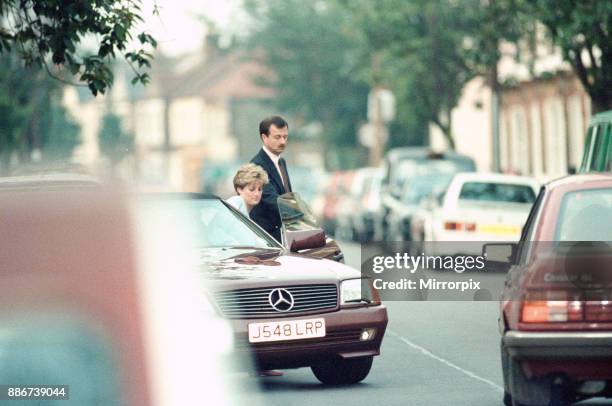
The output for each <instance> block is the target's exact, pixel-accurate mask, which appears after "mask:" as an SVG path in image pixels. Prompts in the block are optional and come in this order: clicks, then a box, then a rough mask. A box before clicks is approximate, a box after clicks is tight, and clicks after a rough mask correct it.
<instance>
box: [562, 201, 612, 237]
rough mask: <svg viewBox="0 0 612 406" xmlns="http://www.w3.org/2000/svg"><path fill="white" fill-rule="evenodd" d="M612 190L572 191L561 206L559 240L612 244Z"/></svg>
mask: <svg viewBox="0 0 612 406" xmlns="http://www.w3.org/2000/svg"><path fill="white" fill-rule="evenodd" d="M610 230H612V189H597V190H584V191H578V192H570V193H567V194H566V195H565V197H564V198H563V202H562V203H561V210H560V211H559V217H558V219H557V230H556V238H555V240H557V241H611V240H612V235H611V234H610Z"/></svg>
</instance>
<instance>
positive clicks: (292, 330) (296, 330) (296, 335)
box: [249, 318, 325, 343]
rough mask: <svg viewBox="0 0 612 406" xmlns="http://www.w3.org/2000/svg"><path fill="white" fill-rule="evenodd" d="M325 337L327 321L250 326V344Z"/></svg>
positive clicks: (281, 322)
mask: <svg viewBox="0 0 612 406" xmlns="http://www.w3.org/2000/svg"><path fill="white" fill-rule="evenodd" d="M315 337H325V319H322V318H321V319H306V320H287V321H268V322H265V323H251V324H249V342H250V343H261V342H266V341H284V340H302V339H304V338H315Z"/></svg>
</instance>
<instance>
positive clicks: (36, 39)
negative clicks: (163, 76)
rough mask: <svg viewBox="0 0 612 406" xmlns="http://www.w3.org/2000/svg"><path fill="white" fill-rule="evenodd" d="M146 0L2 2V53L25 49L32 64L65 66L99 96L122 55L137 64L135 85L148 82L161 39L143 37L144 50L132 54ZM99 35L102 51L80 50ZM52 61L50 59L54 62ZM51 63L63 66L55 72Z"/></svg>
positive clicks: (24, 57)
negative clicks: (151, 49)
mask: <svg viewBox="0 0 612 406" xmlns="http://www.w3.org/2000/svg"><path fill="white" fill-rule="evenodd" d="M140 4H141V2H140V0H93V1H92V0H0V52H7V51H10V50H11V49H16V50H18V51H19V54H20V57H21V58H22V60H23V61H24V62H25V65H26V66H39V67H43V68H45V69H46V71H47V72H48V73H49V74H50V75H52V76H54V77H56V78H60V79H61V78H64V77H66V76H68V75H67V74H66V72H65V69H64V70H61V69H62V68H67V69H68V72H69V73H70V74H71V75H73V76H76V77H77V78H78V79H79V80H80V81H82V82H84V83H86V84H87V86H88V87H89V89H90V90H91V92H92V93H93V94H94V95H96V94H98V93H104V92H105V91H106V89H107V87H109V86H111V85H112V83H113V73H112V70H111V67H110V65H111V62H112V61H113V60H114V59H115V57H116V56H117V54H118V53H122V54H123V56H124V58H125V59H126V60H127V62H128V63H129V64H130V66H131V67H132V69H133V71H134V74H135V77H134V79H133V81H132V82H133V83H137V82H140V83H142V84H146V83H148V81H149V76H148V74H147V73H146V72H144V70H146V68H149V67H150V60H151V59H152V55H151V54H150V53H149V52H147V50H146V48H147V47H148V46H151V47H156V45H157V43H156V41H155V39H154V38H153V37H152V36H151V35H149V34H147V33H145V32H142V33H140V34H138V35H137V38H138V41H139V43H140V45H141V47H140V48H139V49H135V50H133V51H129V52H128V44H129V43H130V41H131V40H132V38H133V36H132V31H133V30H134V29H135V27H136V25H137V24H138V23H139V22H140V21H142V17H141V16H140V12H141V9H140ZM91 39H94V40H95V42H96V51H95V53H93V54H87V53H85V52H83V51H82V50H80V49H79V47H80V45H82V43H83V41H84V40H91ZM49 59H50V61H49ZM50 63H51V64H53V65H55V67H56V68H58V69H60V71H59V72H54V68H53V67H52V66H50Z"/></svg>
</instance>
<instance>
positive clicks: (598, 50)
mask: <svg viewBox="0 0 612 406" xmlns="http://www.w3.org/2000/svg"><path fill="white" fill-rule="evenodd" d="M525 10H526V13H525V15H526V17H528V18H531V19H532V20H535V21H539V22H541V23H542V24H544V26H546V28H547V29H548V32H549V33H550V36H551V39H552V42H553V44H555V45H557V46H559V48H560V49H561V52H562V54H563V58H564V59H565V60H566V61H567V62H569V63H570V65H571V66H572V69H573V70H574V72H575V73H576V75H577V76H578V78H579V79H580V82H582V85H583V86H584V89H585V90H586V92H587V93H588V94H589V96H590V98H591V102H592V103H591V105H592V108H593V111H594V112H600V111H605V110H610V109H612V2H610V1H599V0H526V8H525Z"/></svg>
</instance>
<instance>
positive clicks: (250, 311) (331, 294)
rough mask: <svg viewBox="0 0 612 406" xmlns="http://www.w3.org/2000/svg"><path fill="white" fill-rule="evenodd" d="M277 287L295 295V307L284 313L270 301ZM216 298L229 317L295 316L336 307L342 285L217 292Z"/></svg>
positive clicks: (295, 286) (225, 314)
mask: <svg viewBox="0 0 612 406" xmlns="http://www.w3.org/2000/svg"><path fill="white" fill-rule="evenodd" d="M277 288H282V289H285V290H287V291H288V292H289V293H291V295H292V296H293V299H294V305H293V308H291V310H289V311H284V312H281V311H278V310H276V309H274V308H273V307H272V305H271V304H270V300H269V297H270V293H271V292H272V290H274V289H277ZM215 300H216V302H217V305H218V306H219V308H220V310H221V312H222V313H223V315H224V316H225V317H229V318H257V317H270V316H272V317H282V316H284V315H287V316H289V315H291V316H294V315H295V314H299V313H309V312H314V311H322V310H334V309H336V308H337V307H338V287H337V286H336V285H334V284H320V285H294V286H279V287H269V288H257V289H237V290H231V291H225V292H217V293H216V294H215Z"/></svg>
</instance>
